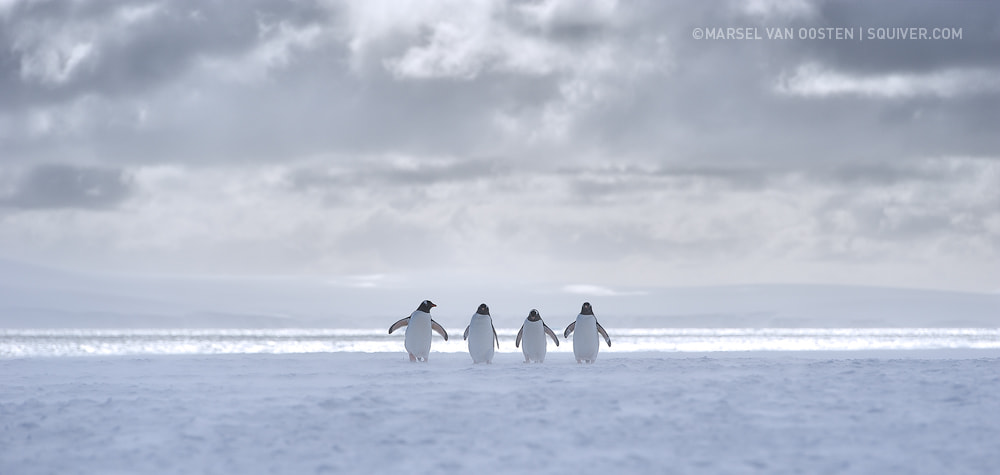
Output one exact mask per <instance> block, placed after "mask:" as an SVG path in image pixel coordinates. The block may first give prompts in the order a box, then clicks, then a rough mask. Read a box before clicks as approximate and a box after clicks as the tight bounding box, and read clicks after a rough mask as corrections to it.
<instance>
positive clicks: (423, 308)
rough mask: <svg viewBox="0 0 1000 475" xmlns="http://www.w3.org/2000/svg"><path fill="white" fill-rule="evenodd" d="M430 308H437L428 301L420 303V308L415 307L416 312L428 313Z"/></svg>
mask: <svg viewBox="0 0 1000 475" xmlns="http://www.w3.org/2000/svg"><path fill="white" fill-rule="evenodd" d="M431 307H437V305H434V302H431V301H430V300H424V301H423V302H420V306H419V307H417V310H420V311H421V312H426V313H430V311H431Z"/></svg>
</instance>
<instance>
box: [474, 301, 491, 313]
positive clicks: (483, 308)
mask: <svg viewBox="0 0 1000 475" xmlns="http://www.w3.org/2000/svg"><path fill="white" fill-rule="evenodd" d="M476 314H477V315H489V314H490V308H489V307H487V306H486V304H484V303H481V304H479V310H476Z"/></svg>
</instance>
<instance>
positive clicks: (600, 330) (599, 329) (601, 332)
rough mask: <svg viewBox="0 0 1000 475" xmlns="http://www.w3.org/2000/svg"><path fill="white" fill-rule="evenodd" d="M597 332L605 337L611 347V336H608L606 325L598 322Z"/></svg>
mask: <svg viewBox="0 0 1000 475" xmlns="http://www.w3.org/2000/svg"><path fill="white" fill-rule="evenodd" d="M594 323H597V322H594ZM597 333H600V334H601V336H603V337H604V341H606V342H608V347H611V337H609V336H608V332H606V331H604V327H602V326H601V324H600V323H597Z"/></svg>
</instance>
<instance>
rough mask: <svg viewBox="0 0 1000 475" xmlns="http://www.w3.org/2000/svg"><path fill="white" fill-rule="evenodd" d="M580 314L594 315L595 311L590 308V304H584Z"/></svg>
mask: <svg viewBox="0 0 1000 475" xmlns="http://www.w3.org/2000/svg"><path fill="white" fill-rule="evenodd" d="M580 314H581V315H593V314H594V309H592V308H590V302H584V303H583V308H582V309H580Z"/></svg>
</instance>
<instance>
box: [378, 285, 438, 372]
mask: <svg viewBox="0 0 1000 475" xmlns="http://www.w3.org/2000/svg"><path fill="white" fill-rule="evenodd" d="M432 307H437V305H434V302H431V301H430V300H424V301H423V302H421V303H420V306H419V307H417V309H416V310H414V311H413V313H411V314H410V316H409V317H406V318H402V319H400V320H399V321H397V322H396V323H393V324H392V326H391V327H389V334H390V335H391V334H392V332H394V331H396V330H398V329H400V328H402V327H406V343H405V345H404V346H405V347H406V352H407V353H409V354H410V361H423V362H425V363H426V362H427V355H428V354H429V353H430V352H431V330H434V331H436V332H438V333H439V334H440V335H441V336H443V337H444V341H448V332H446V331H445V330H444V327H442V326H441V325H440V324H438V322H435V321H434V319H432V318H431V308H432Z"/></svg>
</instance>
